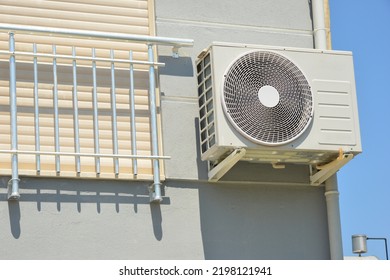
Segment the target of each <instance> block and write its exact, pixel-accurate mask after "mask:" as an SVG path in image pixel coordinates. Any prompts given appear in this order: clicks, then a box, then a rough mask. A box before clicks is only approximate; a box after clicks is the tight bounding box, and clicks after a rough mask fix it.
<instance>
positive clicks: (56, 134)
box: [53, 45, 61, 174]
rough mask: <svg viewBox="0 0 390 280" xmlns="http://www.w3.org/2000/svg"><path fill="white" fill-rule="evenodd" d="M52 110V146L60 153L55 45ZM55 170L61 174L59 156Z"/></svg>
mask: <svg viewBox="0 0 390 280" xmlns="http://www.w3.org/2000/svg"><path fill="white" fill-rule="evenodd" d="M53 55H54V57H53V110H54V146H55V152H56V153H59V152H60V126H59V113H58V81H57V58H56V55H57V50H56V45H53ZM55 168H56V172H57V174H59V173H60V172H61V169H60V156H59V155H58V154H57V155H55Z"/></svg>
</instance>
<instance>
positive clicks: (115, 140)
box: [110, 49, 119, 175]
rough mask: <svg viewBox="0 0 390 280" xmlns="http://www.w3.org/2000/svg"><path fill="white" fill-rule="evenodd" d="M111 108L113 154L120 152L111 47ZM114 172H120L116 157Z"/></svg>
mask: <svg viewBox="0 0 390 280" xmlns="http://www.w3.org/2000/svg"><path fill="white" fill-rule="evenodd" d="M110 54H111V109H112V119H111V121H112V149H113V154H114V155H117V154H118V128H117V114H116V88H115V63H114V50H113V49H111V51H110ZM114 172H115V175H118V174H119V160H118V158H117V157H114Z"/></svg>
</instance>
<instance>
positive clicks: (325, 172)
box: [310, 150, 353, 186]
mask: <svg viewBox="0 0 390 280" xmlns="http://www.w3.org/2000/svg"><path fill="white" fill-rule="evenodd" d="M351 159H353V154H345V153H344V152H343V151H342V150H340V153H339V156H338V157H337V158H336V159H335V160H333V161H331V162H329V163H327V164H325V165H320V166H317V169H319V171H318V172H316V173H315V174H313V175H311V176H310V184H311V185H312V186H319V185H321V184H322V183H323V182H325V181H326V180H327V179H328V178H330V177H331V176H332V175H333V174H335V173H336V172H337V171H339V169H340V168H341V167H343V166H344V165H346V164H347V163H348V162H349V161H350V160H351Z"/></svg>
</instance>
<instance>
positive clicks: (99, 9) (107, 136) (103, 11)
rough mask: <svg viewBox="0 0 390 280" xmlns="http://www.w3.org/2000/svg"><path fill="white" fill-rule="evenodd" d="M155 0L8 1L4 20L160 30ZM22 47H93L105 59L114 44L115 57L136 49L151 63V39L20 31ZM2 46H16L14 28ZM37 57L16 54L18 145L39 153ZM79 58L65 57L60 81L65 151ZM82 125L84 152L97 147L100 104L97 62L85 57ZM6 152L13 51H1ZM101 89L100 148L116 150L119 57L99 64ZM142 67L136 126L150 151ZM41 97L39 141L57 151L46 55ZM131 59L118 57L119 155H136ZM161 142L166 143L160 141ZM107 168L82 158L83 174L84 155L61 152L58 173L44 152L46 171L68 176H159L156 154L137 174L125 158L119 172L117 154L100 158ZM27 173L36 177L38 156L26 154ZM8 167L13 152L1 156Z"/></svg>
mask: <svg viewBox="0 0 390 280" xmlns="http://www.w3.org/2000/svg"><path fill="white" fill-rule="evenodd" d="M149 2H152V1H147V0H116V1H109V0H67V1H65V0H64V1H60V0H54V1H38V0H24V1H13V0H0V18H1V22H2V23H6V24H18V25H27V26H41V27H54V28H69V29H78V30H85V31H104V32H115V33H127V34H139V35H154V34H153V33H154V30H153V26H154V22H151V19H152V20H153V19H154V17H153V16H150V15H151V14H152V12H153V9H152V8H150V5H151V3H149ZM15 40H16V51H19V52H30V53H31V52H33V44H32V43H33V42H34V43H36V44H37V52H38V53H40V54H42V53H43V54H48V55H51V54H53V45H56V53H57V54H58V55H68V56H70V55H72V51H73V50H72V46H75V51H76V56H85V57H91V55H92V48H94V49H96V57H97V58H110V50H111V49H112V50H114V57H115V59H123V60H128V59H129V50H132V51H133V59H134V60H143V61H147V46H146V45H145V44H137V43H129V42H114V41H108V40H104V39H101V40H98V39H88V38H85V39H81V38H67V37H64V36H56V35H52V36H47V35H37V34H34V35H31V34H26V33H18V32H16V33H15ZM0 49H2V50H8V34H6V33H0ZM32 61H33V58H32V57H28V56H16V62H17V64H16V73H17V90H16V92H17V108H18V118H17V125H18V149H19V150H22V151H23V150H24V151H35V144H36V141H35V130H34V90H33V88H34V82H33V63H32ZM72 62H73V61H72V60H71V59H62V58H57V59H56V63H57V79H58V123H59V143H60V151H61V152H64V153H67V152H68V153H74V152H75V129H74V128H75V124H74V111H73V103H72V102H73V101H72V96H73V95H72V94H73V93H72V92H73V76H72V75H73V72H72V69H73V68H72ZM76 63H77V87H76V88H77V95H78V102H77V104H78V115H79V117H78V126H79V130H78V131H79V142H80V153H84V154H93V153H94V130H93V114H92V111H93V106H92V104H93V102H92V91H93V86H92V67H91V64H92V62H91V61H89V60H77V62H76ZM0 65H1V72H0V131H1V135H0V150H9V149H10V113H9V73H8V72H9V70H8V57H6V56H4V55H3V56H0ZM96 65H97V95H98V111H99V118H98V123H99V126H98V130H99V144H100V145H99V148H100V151H99V153H100V154H113V135H112V114H111V112H112V108H111V91H112V88H111V69H110V67H111V63H110V62H109V61H107V62H102V61H98V62H96ZM134 67H135V72H134V73H135V74H134V75H135V82H134V85H135V114H136V117H135V126H136V132H137V133H136V139H137V154H138V155H150V154H151V151H150V150H151V144H150V141H151V139H150V125H149V122H150V117H149V103H148V73H147V66H142V65H141V66H139V65H134ZM38 81H39V83H38V97H39V142H40V151H42V152H54V151H55V130H54V126H55V120H54V105H53V102H54V101H53V58H52V57H38ZM129 87H130V82H129V64H128V63H115V93H116V110H117V122H116V124H117V128H118V154H120V155H132V154H134V153H133V151H132V148H131V137H132V135H131V125H130V123H131V122H130V121H131V120H130V115H131V111H130V98H129ZM160 147H161V143H160ZM99 159H100V165H101V171H100V174H98V175H97V174H96V166H95V158H93V157H88V156H81V157H80V162H81V172H80V173H77V170H76V157H75V156H74V155H73V156H64V155H61V156H60V170H61V172H60V173H57V172H56V168H55V156H54V155H41V156H40V161H41V166H40V175H42V176H65V177H75V176H79V177H101V178H120V179H121V178H123V179H129V178H130V179H131V178H136V179H151V178H152V177H153V172H152V165H151V160H150V159H138V174H137V176H136V174H133V171H132V164H133V161H132V159H130V158H119V160H118V161H119V173H118V174H115V172H114V160H113V158H110V157H100V158H99ZM18 160H19V174H20V175H36V174H37V169H36V156H35V155H26V154H19V155H18ZM0 172H1V173H2V174H3V175H4V174H10V172H11V156H10V154H0Z"/></svg>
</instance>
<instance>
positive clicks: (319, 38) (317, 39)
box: [311, 0, 326, 50]
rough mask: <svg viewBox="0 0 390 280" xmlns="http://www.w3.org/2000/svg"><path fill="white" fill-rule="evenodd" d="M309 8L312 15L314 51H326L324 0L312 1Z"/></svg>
mask: <svg viewBox="0 0 390 280" xmlns="http://www.w3.org/2000/svg"><path fill="white" fill-rule="evenodd" d="M311 6H312V14H313V37H314V47H315V48H316V49H320V50H326V27H325V9H324V0H312V1H311Z"/></svg>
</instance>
